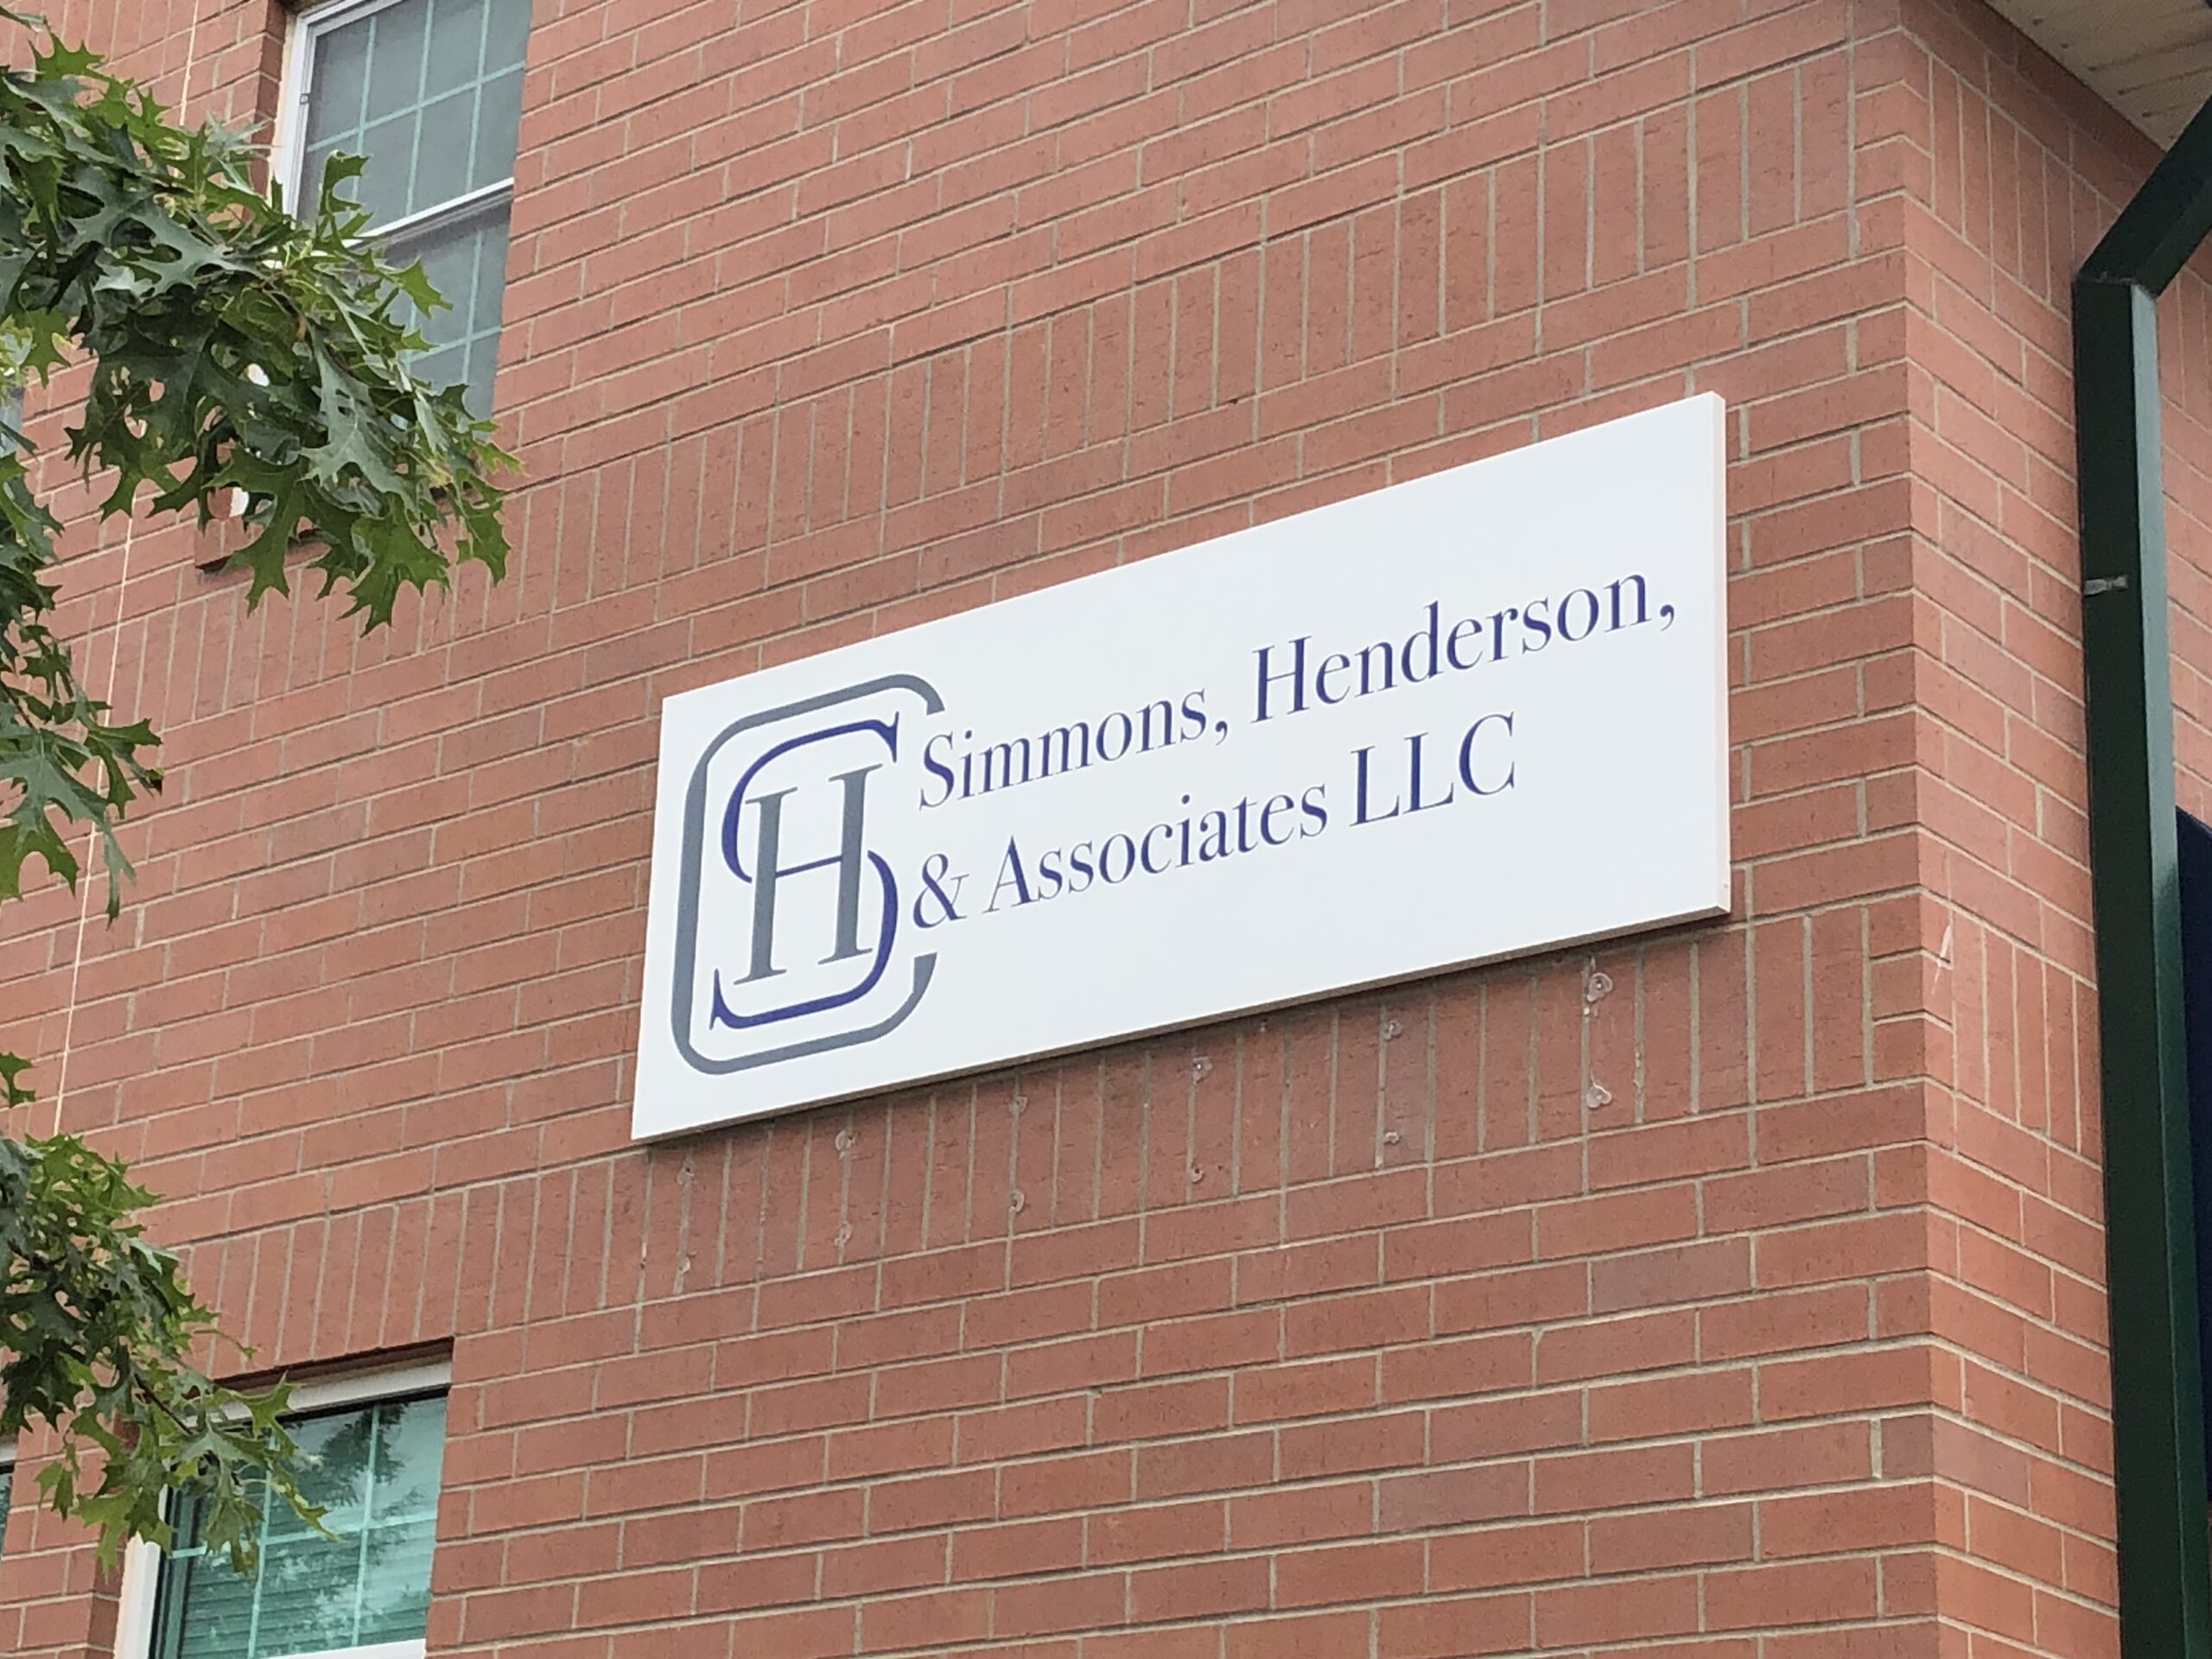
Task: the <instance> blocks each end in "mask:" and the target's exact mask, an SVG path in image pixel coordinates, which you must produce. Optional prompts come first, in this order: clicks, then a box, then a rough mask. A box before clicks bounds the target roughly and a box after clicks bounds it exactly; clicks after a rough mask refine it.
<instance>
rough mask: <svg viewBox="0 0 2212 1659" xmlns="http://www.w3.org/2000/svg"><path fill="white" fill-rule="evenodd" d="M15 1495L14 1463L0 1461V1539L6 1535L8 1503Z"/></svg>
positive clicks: (3, 1538)
mask: <svg viewBox="0 0 2212 1659" xmlns="http://www.w3.org/2000/svg"><path fill="white" fill-rule="evenodd" d="M15 1495H16V1465H14V1464H12V1463H0V1541H3V1540H5V1539H6V1537H7V1535H8V1504H9V1502H10V1499H12V1498H13V1497H15Z"/></svg>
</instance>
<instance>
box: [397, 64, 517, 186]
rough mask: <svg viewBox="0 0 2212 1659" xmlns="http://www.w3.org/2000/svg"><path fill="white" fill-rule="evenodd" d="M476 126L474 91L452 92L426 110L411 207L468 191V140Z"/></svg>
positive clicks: (416, 157)
mask: <svg viewBox="0 0 2212 1659" xmlns="http://www.w3.org/2000/svg"><path fill="white" fill-rule="evenodd" d="M475 126H476V94H475V93H474V92H454V93H452V94H451V95H449V96H448V97H445V98H442V99H439V100H438V101H437V102H436V103H435V104H433V105H430V106H429V108H428V109H426V110H424V111H423V131H422V136H421V137H418V138H417V139H416V143H415V188H414V189H413V190H412V191H411V192H410V194H409V195H408V198H407V200H408V202H409V205H410V207H429V206H430V205H431V204H433V203H434V202H441V201H451V200H453V199H454V197H455V196H460V195H466V194H467V193H468V188H469V178H468V141H469V138H470V136H471V135H472V133H473V132H474V130H475ZM502 176H504V175H502Z"/></svg>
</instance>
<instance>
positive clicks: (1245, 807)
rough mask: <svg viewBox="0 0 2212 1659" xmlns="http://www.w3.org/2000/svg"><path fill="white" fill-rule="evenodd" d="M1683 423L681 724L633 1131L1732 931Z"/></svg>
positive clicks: (657, 847) (1514, 468) (664, 766)
mask: <svg viewBox="0 0 2212 1659" xmlns="http://www.w3.org/2000/svg"><path fill="white" fill-rule="evenodd" d="M1722 452H1723V443H1722V413H1721V404H1720V401H1719V398H1717V397H1710V396H1707V397H1694V398H1691V399H1689V400H1688V401H1686V402H1683V403H1679V404H1671V405H1669V406H1668V407H1666V408H1663V409H1657V410H1650V411H1649V412H1648V413H1644V414H1641V415H1634V416H1629V417H1628V418H1626V419H1624V420H1618V421H1614V422H1611V423H1608V424H1606V425H1604V426H1600V427H1596V428H1593V429H1589V430H1587V431H1583V432H1578V433H1574V434H1573V435H1569V436H1566V437H1561V438H1556V439H1554V440H1551V441H1550V442H1544V443H1540V444H1536V445H1534V446H1532V447H1530V448H1525V449H1522V450H1518V451H1516V452H1515V453H1512V454H1503V455H1499V456H1496V457H1493V458H1492V459H1490V460H1487V461H1477V462H1474V463H1472V464H1471V465H1468V466H1465V467H1457V468H1455V469H1453V470H1452V471H1450V472H1445V473H1439V474H1434V475H1433V476H1431V477H1427V478H1422V479H1417V480H1413V481H1411V482H1408V483H1404V484H1398V485H1394V486H1391V487H1389V488H1388V489H1383V490H1378V491H1376V492H1374V493H1371V494H1368V495H1363V496H1358V497H1356V498H1354V499H1351V500H1347V501H1341V502H1338V503H1336V504H1334V505H1331V506H1326V507H1320V508H1317V509H1315V510H1313V511H1312V512H1304V513H1300V514H1299V515H1298V516H1297V517H1295V518H1287V519H1283V520H1281V522H1279V523H1275V524H1265V525H1262V526H1259V527H1257V528H1255V529H1251V530H1246V531H1238V532H1236V534H1234V535H1230V536H1224V537H1220V538H1219V539H1218V540H1216V541H1211V542H1207V543H1203V544H1201V545H1198V546H1195V547H1190V548H1185V549H1184V550H1180V551H1179V552H1175V553H1170V554H1166V555H1164V556H1160V557H1157V558H1153V559H1147V560H1145V561H1143V562H1142V563H1137V564H1132V565H1127V566H1123V567H1121V568H1119V569H1113V570H1108V571H1103V572H1101V573H1100V574H1098V575H1093V576H1089V577H1085V578H1084V579H1083V580H1080V581H1077V582H1069V583H1067V584H1065V586H1062V587H1058V588H1048V589H1046V590H1044V591H1042V592H1039V593H1034V594H1027V595H1024V596H1022V597H1020V598H1017V599H1011V600H1007V601H1001V602H999V603H995V604H990V605H986V606H983V607H979V608H977V609H975V610H971V611H968V612H966V613H963V614H960V615H957V616H952V617H947V618H944V619H943V620H938V621H935V622H931V623H927V624H925V625H923V626H919V627H915V628H910V629H907V630H906V631H904V632H898V633H893V634H888V635H886V636H885V637H883V638H881V639H870V640H867V641H864V642H862V643H861V644H859V645H848V646H845V647H843V648H842V649H841V650H836V651H830V652H823V653H822V654H821V655H819V656H817V657H813V658H807V659H806V660H804V661H802V662H796V663H791V664H785V665H784V666H781V667H778V668H774V669H770V670H766V671H763V672H760V673H758V674H751V675H747V676H746V677H743V678H741V679H735V680H731V681H728V682H726V683H722V684H720V685H714V686H709V687H706V688H704V689H702V690H696V691H691V692H687V693H685V694H683V695H682V696H675V697H671V698H670V699H669V700H668V702H667V704H666V706H665V708H664V709H663V711H662V716H661V747H660V776H659V792H658V810H657V813H656V817H655V820H654V826H653V854H652V908H651V915H650V918H649V921H648V925H647V930H646V945H645V1001H644V1011H643V1019H642V1020H641V1024H640V1029H639V1037H638V1077H637V1088H638V1092H637V1103H636V1109H635V1116H634V1118H633V1120H632V1122H633V1129H634V1132H635V1134H636V1135H639V1137H641V1138H643V1137H651V1136H656V1135H673V1134H678V1133H681V1132H683V1131H684V1130H688V1129H696V1128H702V1127H704V1126H706V1125H708V1124H712V1123H721V1122H728V1121H730V1120H733V1119H736V1118H744V1117H752V1116H758V1115H760V1114H761V1113H766V1112H774V1111H780V1110H783V1109H786V1108H789V1107H794V1106H804V1105H808V1104H810V1103H816V1102H821V1101H829V1100H836V1099H841V1098H844V1097H848V1096H855V1095H860V1094H864V1093H868V1092H869V1091H872V1090H883V1089H889V1088H893V1087H896V1086H899V1085H903V1084H914V1083H919V1082H923V1081H925V1080H928V1079H931V1078H938V1077H949V1076H951V1075H954V1074H957V1073H960V1072H965V1071H977V1070H981V1069H983V1068H986V1067H992V1066H998V1065H1005V1064H1007V1063H1008V1062H1011V1061H1017V1060H1023V1059H1027V1058H1033V1057H1038V1056H1043V1055H1049V1054H1056V1053H1060V1052H1065V1051H1067V1050H1071V1049H1077V1048H1084V1047H1088V1046H1092V1045H1094V1044H1100V1043H1106V1042H1111V1041H1114V1040H1116V1039H1123V1038H1128V1037H1133V1036H1136V1035H1139V1034H1141V1033H1148V1032H1157V1031H1160V1030H1163V1029H1166V1028H1169V1027H1177V1026H1186V1025H1190V1024H1192V1023H1194V1022H1197V1021H1200V1020H1212V1019H1216V1018H1218V1017H1220V1016H1222V1015H1224V1014H1236V1013H1239V1012H1242V1011H1246V1010H1251V1009H1257V1008H1265V1007H1274V1006H1276V1005H1280V1004H1283V1003H1288V1002H1295V1001H1300V1000H1302V999H1305V998H1309V997H1315V996H1320V995H1325V994H1327V993H1332V992H1337V991H1342V990H1345V989H1349V988H1355V987H1362V986H1371V985H1376V984H1381V983H1384V982H1389V981H1393V980H1402V979H1406V978H1408V977H1411V976H1415V975H1421V974H1428V973H1433V972H1435V971H1437V970H1438V969H1447V968H1454V967H1459V966H1461V965H1463V964H1465V963H1476V962H1482V961H1485V960H1488V959H1491V958H1495V957H1504V956H1510V955H1512V954H1514V953H1516V952H1522V951H1530V950H1541V949H1545V948H1548V947H1553V946H1558V945H1561V944H1569V943H1573V942H1577V941H1581V940H1586V939H1593V938H1600V937H1603V936H1605V935H1609V934H1617V933H1621V932H1624V931H1628V930H1630V929H1635V928H1643V927H1650V926H1655V925H1659V924H1662V923H1667V922H1675V921H1681V920H1684V919H1687V918H1692V917H1700V916H1711V915H1716V914H1719V913H1721V912H1725V911H1726V908H1727V906H1728V810H1727V790H1726V759H1727V730H1726V686H1725V683H1724V679H1725V675H1724V664H1723V656H1722V648H1723V641H1724V639H1725V637H1726V626H1725V616H1724V609H1723V563H1722V534H1723V522H1724V505H1723V500H1722V476H1723V468H1722Z"/></svg>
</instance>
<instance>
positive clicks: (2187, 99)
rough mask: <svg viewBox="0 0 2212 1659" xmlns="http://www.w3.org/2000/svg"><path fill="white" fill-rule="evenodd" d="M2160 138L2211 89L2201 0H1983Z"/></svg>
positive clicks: (2206, 13)
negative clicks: (1987, 0) (1986, 0)
mask: <svg viewBox="0 0 2212 1659" xmlns="http://www.w3.org/2000/svg"><path fill="white" fill-rule="evenodd" d="M1989 3H1990V4H1991V6H1992V7H1993V9H1994V10H1996V11H1998V12H1999V14H2000V15H2001V16H2005V17H2006V18H2009V19H2010V20H2011V21H2012V22H2013V23H2014V24H2015V25H2017V26H2018V29H2020V30H2021V32H2022V33H2024V34H2025V35H2027V36H2028V38H2029V39H2030V40H2031V41H2034V42H2035V43H2036V44H2037V46H2040V47H2041V48H2043V49H2044V51H2046V52H2048V53H2050V55H2051V56H2052V57H2054V58H2056V59H2057V60H2059V62H2061V63H2063V64H2064V65H2065V66H2066V67H2067V68H2069V69H2070V70H2072V71H2073V72H2074V73H2075V74H2076V75H2078V76H2080V77H2081V79H2082V80H2083V81H2084V82H2085V83H2086V84H2087V85H2088V87H2089V89H2090V90H2091V91H2092V92H2095V93H2096V94H2097V95H2098V96H2099V97H2101V98H2102V99H2104V100H2105V101H2106V102H2107V104H2110V105H2112V106H2113V108H2114V109H2116V110H2118V111H2120V113H2121V114H2122V115H2124V116H2126V118H2128V119H2129V120H2130V121H2132V122H2133V123H2134V124H2136V125H2137V126H2139V127H2140V128H2142V130H2144V131H2145V132H2147V133H2149V134H2150V135H2151V136H2152V137H2153V138H2156V139H2157V140H2158V142H2159V143H2161V144H2171V143H2173V141H2174V139H2175V138H2176V137H2177V136H2178V135H2179V134H2180V132H2181V130H2182V128H2183V125H2185V124H2187V122H2188V120H2189V118H2190V116H2192V115H2195V114H2196V111H2197V110H2198V109H2199V108H2200V107H2201V106H2202V105H2203V103H2204V100H2205V99H2206V98H2207V97H2208V96H2212V5H2208V4H2207V3H2206V0H1989Z"/></svg>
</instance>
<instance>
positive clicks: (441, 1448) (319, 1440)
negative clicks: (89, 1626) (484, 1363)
mask: <svg viewBox="0 0 2212 1659" xmlns="http://www.w3.org/2000/svg"><path fill="white" fill-rule="evenodd" d="M444 1388H445V1373H444V1370H443V1368H442V1367H436V1368H425V1369H423V1370H414V1371H409V1372H404V1373H397V1374H391V1373H388V1374H386V1375H385V1376H381V1377H369V1378H357V1379H353V1380H351V1381H349V1382H347V1383H340V1384H334V1385H324V1386H322V1387H321V1388H314V1389H301V1390H300V1392H299V1393H298V1394H297V1395H295V1396H294V1397H295V1399H296V1401H297V1402H300V1403H301V1404H302V1409H301V1410H300V1411H298V1412H297V1413H296V1414H293V1415H292V1416H290V1417H289V1418H288V1419H287V1420H286V1421H287V1422H288V1424H289V1427H291V1430H292V1433H293V1434H294V1435H295V1436H296V1438H297V1440H298V1441H299V1443H300V1449H301V1451H302V1453H303V1454H305V1459H306V1462H307V1473H306V1478H305V1480H304V1481H303V1482H302V1484H303V1486H304V1488H305V1490H306V1491H307V1494H308V1497H310V1498H311V1499H313V1500H314V1501H315V1503H320V1504H321V1505H323V1506H324V1509H325V1510H326V1513H325V1515H324V1516H323V1525H324V1527H325V1528H327V1529H328V1531H329V1532H330V1533H331V1534H332V1536H329V1537H325V1536H323V1535H321V1534H320V1533H317V1532H315V1530H313V1529H311V1528H308V1527H306V1526H304V1525H302V1524H301V1522H300V1521H299V1519H298V1517H297V1516H294V1515H293V1514H292V1513H291V1512H290V1510H287V1509H284V1508H283V1507H282V1506H281V1505H276V1504H272V1505H270V1506H269V1509H268V1513H267V1514H266V1515H265V1516H264V1522H263V1531H262V1536H261V1559H260V1561H259V1563H258V1565H257V1567H256V1570H255V1572H254V1573H253V1574H252V1576H251V1577H242V1576H240V1575H239V1574H238V1573H236V1572H234V1571H232V1567H231V1564H230V1559H229V1556H228V1554H227V1553H226V1552H224V1551H221V1550H216V1551H213V1552H209V1551H207V1550H206V1549H205V1548H203V1547H202V1545H201V1543H200V1536H199V1520H200V1516H199V1514H198V1512H197V1506H196V1505H194V1504H190V1503H188V1504H185V1505H183V1506H181V1509H180V1510H178V1511H177V1512H176V1513H175V1514H174V1515H173V1516H171V1520H170V1524H171V1527H172V1529H173V1530H174V1533H175V1537H174V1540H173V1542H172V1545H171V1548H170V1550H169V1552H168V1554H166V1555H164V1554H161V1553H160V1552H158V1551H156V1550H152V1549H137V1550H134V1552H133V1554H132V1556H131V1559H130V1562H129V1564H128V1565H127V1567H126V1568H125V1583H124V1632H123V1637H124V1639H123V1640H122V1641H120V1642H119V1643H118V1645H117V1649H116V1650H117V1652H118V1654H120V1655H123V1656H125V1659H303V1656H315V1659H338V1656H341V1655H343V1656H346V1659H422V1655H423V1634H424V1631H425V1630H426V1628H427V1627H428V1624H429V1608H430V1555H431V1549H432V1546H433V1542H434V1540H435V1535H436V1530H437V1512H438V1482H439V1470H440V1465H442V1462H443V1459H444V1453H445V1426H446V1401H445V1393H444Z"/></svg>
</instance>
